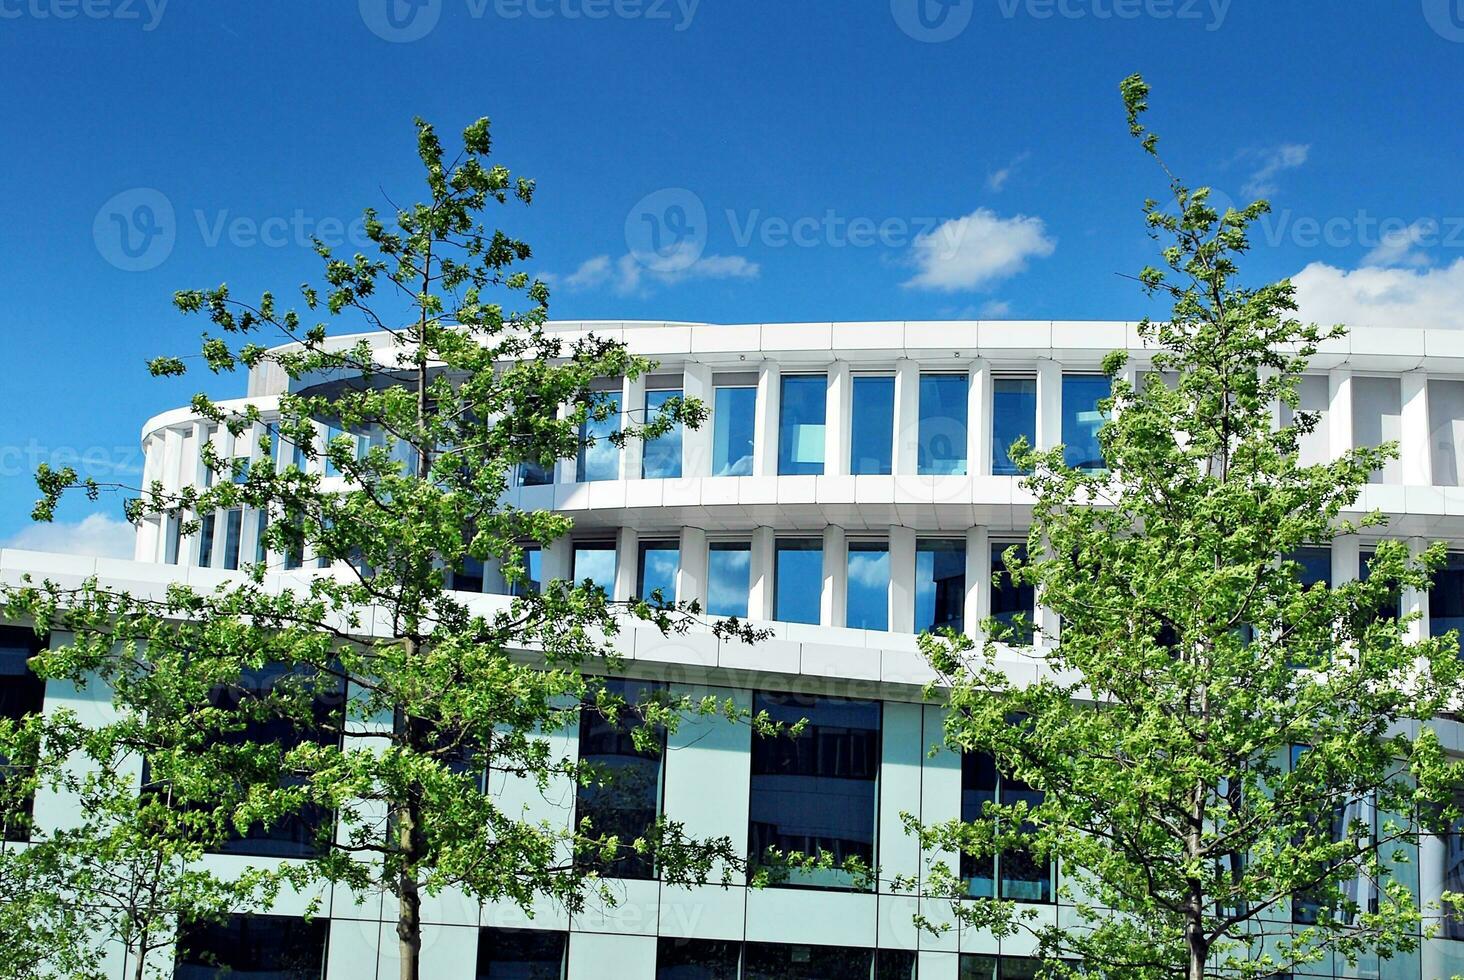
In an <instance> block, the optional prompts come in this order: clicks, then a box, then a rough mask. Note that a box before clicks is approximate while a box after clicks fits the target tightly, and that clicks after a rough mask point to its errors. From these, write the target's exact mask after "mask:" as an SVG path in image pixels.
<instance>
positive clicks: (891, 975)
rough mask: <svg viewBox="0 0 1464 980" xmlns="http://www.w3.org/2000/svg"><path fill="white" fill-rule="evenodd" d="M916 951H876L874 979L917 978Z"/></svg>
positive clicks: (911, 979) (904, 979) (896, 979)
mask: <svg viewBox="0 0 1464 980" xmlns="http://www.w3.org/2000/svg"><path fill="white" fill-rule="evenodd" d="M919 975H920V973H919V971H918V969H917V968H916V966H915V953H914V951H913V950H907V949H877V950H875V951H874V980H916V978H917V977H919Z"/></svg>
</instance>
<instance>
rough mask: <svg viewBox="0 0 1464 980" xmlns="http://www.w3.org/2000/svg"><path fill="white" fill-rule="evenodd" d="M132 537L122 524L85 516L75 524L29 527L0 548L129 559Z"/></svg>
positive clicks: (133, 530)
mask: <svg viewBox="0 0 1464 980" xmlns="http://www.w3.org/2000/svg"><path fill="white" fill-rule="evenodd" d="M136 537H137V529H136V528H134V527H133V526H132V525H131V524H129V523H127V522H126V521H119V520H115V519H113V518H110V517H108V516H106V515H105V514H88V515H87V516H86V517H84V518H82V519H81V520H80V521H78V522H75V523H66V522H59V523H51V524H32V525H31V526H30V527H27V528H24V529H22V530H21V531H20V532H19V533H18V534H16V535H15V536H13V537H12V538H11V539H10V540H9V541H6V542H4V543H3V545H0V546H3V547H6V548H21V549H23V550H26V551H48V552H55V553H60V554H68V555H87V556H89V557H94V558H131V557H132V554H133V550H132V548H133V543H134V542H135V540H136Z"/></svg>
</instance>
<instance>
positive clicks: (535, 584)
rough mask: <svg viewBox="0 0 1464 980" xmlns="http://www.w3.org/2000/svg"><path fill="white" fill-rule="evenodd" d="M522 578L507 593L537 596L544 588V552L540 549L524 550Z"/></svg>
mask: <svg viewBox="0 0 1464 980" xmlns="http://www.w3.org/2000/svg"><path fill="white" fill-rule="evenodd" d="M523 564H524V577H523V578H521V579H519V580H517V581H515V582H514V583H513V585H512V586H511V587H510V589H509V591H510V592H512V593H513V594H514V595H516V596H526V595H538V594H539V593H540V592H541V591H542V590H543V588H544V552H543V550H542V549H540V548H535V547H531V548H525V549H524V562H523Z"/></svg>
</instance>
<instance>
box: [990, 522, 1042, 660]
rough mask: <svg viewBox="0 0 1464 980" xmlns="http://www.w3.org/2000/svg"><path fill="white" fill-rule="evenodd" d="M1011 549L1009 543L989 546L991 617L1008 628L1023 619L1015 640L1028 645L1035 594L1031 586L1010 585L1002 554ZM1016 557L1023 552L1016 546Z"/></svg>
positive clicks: (1010, 578) (1023, 546)
mask: <svg viewBox="0 0 1464 980" xmlns="http://www.w3.org/2000/svg"><path fill="white" fill-rule="evenodd" d="M1010 547H1012V543H1011V542H1010V541H1005V542H998V543H995V544H993V545H992V546H991V617H992V618H993V619H995V620H997V621H998V622H1001V623H1005V624H1006V625H1008V626H1011V625H1013V624H1014V623H1016V622H1017V617H1018V616H1024V617H1025V624H1026V628H1025V629H1024V630H1023V632H1022V633H1020V634H1019V635H1018V636H1017V637H1015V640H1016V641H1017V642H1023V643H1026V642H1031V639H1032V632H1031V630H1032V619H1033V616H1034V615H1035V612H1036V607H1037V591H1036V589H1034V588H1033V587H1032V586H1031V585H1029V584H1026V583H1022V582H1013V581H1012V577H1011V575H1009V574H1008V573H1007V569H1006V558H1005V552H1006V550H1007V549H1008V548H1010ZM1016 547H1017V554H1018V555H1025V554H1026V553H1027V547H1026V545H1020V544H1019V545H1017V546H1016Z"/></svg>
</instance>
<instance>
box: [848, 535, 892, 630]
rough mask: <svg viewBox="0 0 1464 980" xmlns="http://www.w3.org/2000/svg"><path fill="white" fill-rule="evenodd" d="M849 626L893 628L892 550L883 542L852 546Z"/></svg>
mask: <svg viewBox="0 0 1464 980" xmlns="http://www.w3.org/2000/svg"><path fill="white" fill-rule="evenodd" d="M845 596H846V598H847V600H848V604H847V605H848V619H847V623H848V626H849V627H850V628H851V629H864V630H887V629H889V628H890V549H889V545H887V544H885V543H884V542H883V541H855V542H852V543H851V544H850V545H849V581H848V588H847V590H846V592H845Z"/></svg>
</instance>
